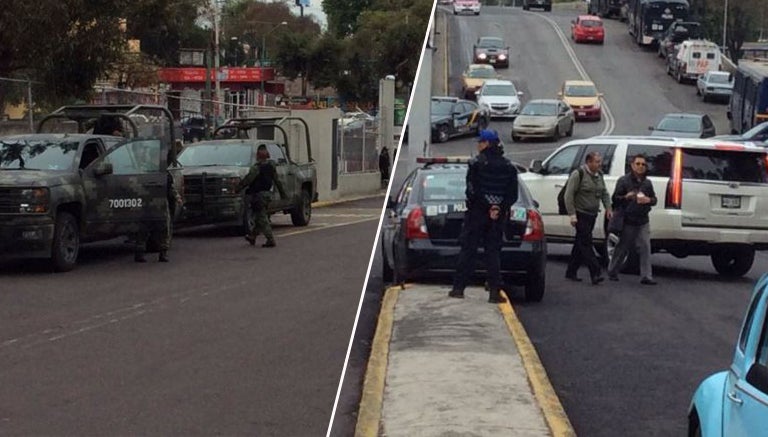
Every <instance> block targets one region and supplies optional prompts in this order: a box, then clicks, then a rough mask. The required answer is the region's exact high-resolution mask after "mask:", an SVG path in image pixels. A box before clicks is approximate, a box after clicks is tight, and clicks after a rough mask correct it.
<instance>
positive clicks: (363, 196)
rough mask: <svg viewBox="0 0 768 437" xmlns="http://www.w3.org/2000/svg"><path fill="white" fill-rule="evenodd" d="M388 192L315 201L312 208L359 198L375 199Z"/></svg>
mask: <svg viewBox="0 0 768 437" xmlns="http://www.w3.org/2000/svg"><path fill="white" fill-rule="evenodd" d="M385 194H386V193H378V194H365V195H361V196H355V197H345V198H343V199H336V200H323V201H320V202H314V203H313V204H312V208H324V207H326V206H332V205H337V204H339V203H347V202H354V201H357V200H365V199H373V198H376V197H383V196H385Z"/></svg>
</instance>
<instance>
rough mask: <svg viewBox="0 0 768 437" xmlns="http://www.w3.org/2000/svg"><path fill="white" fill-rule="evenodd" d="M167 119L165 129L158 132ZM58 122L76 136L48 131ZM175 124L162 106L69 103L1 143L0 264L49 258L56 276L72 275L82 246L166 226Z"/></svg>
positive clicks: (0, 140) (3, 138)
mask: <svg viewBox="0 0 768 437" xmlns="http://www.w3.org/2000/svg"><path fill="white" fill-rule="evenodd" d="M163 119H164V120H166V121H168V122H169V123H168V124H167V127H168V129H164V128H163V129H161V130H160V131H158V129H156V127H157V123H156V122H158V121H159V120H163ZM57 121H63V123H61V124H58V126H59V127H61V126H63V125H66V124H69V125H73V124H76V125H77V128H76V132H77V133H54V132H50V130H49V131H47V132H45V128H46V127H47V126H49V127H50V126H51V125H54V126H55V125H56V123H55V122H57ZM145 122H146V123H145ZM142 124H146V126H142ZM126 126H127V127H128V129H125V127H126ZM171 126H173V117H172V115H171V113H170V112H169V111H168V109H166V108H164V107H161V106H150V105H138V106H133V105H130V106H129V105H108V106H91V105H82V106H65V107H62V108H60V109H58V110H57V111H55V112H54V113H52V114H50V115H48V116H46V117H45V118H44V119H43V120H42V121H41V122H40V124H39V126H38V132H37V133H34V134H22V135H13V136H7V137H2V138H0V259H7V258H38V257H39V258H50V260H51V264H52V266H53V269H54V270H55V271H58V272H61V271H68V270H71V269H73V268H74V267H75V265H76V263H77V257H78V253H79V250H80V245H81V244H82V243H85V242H90V241H98V240H106V239H111V238H115V237H119V236H122V235H126V234H129V233H131V232H135V231H136V230H137V229H138V225H139V224H140V223H144V224H147V225H150V226H161V225H162V224H163V223H164V220H165V214H166V200H165V199H166V189H167V174H166V169H168V168H169V167H172V166H173V165H174V164H173V163H174V162H175V155H174V154H173V148H172V147H171V145H172V144H173V140H174V139H173V129H172V128H171ZM120 131H122V133H123V135H126V136H128V137H129V138H125V137H124V136H119V135H120V133H121V132H120ZM126 131H127V132H126ZM141 134H149V137H148V138H141V136H142V135H141ZM169 150H171V153H169ZM169 159H170V161H171V163H170V165H169V162H168V160H169ZM176 172H180V169H177V170H176ZM172 173H173V172H172ZM176 178H178V176H175V177H174V179H176Z"/></svg>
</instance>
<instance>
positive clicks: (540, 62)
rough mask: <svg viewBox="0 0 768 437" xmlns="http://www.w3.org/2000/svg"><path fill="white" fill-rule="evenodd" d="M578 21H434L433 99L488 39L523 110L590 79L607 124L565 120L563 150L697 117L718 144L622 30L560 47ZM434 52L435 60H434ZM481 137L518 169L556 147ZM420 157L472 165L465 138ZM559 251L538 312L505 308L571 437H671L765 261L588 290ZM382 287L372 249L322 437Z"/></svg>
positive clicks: (683, 264)
mask: <svg viewBox="0 0 768 437" xmlns="http://www.w3.org/2000/svg"><path fill="white" fill-rule="evenodd" d="M583 10H584V4H566V5H556V6H555V9H554V10H553V11H552V12H551V13H546V12H539V11H533V12H524V11H522V10H521V9H520V8H500V7H485V8H484V9H483V12H482V13H481V14H480V16H477V17H475V16H459V17H454V16H453V15H450V14H443V13H440V12H438V16H437V18H436V22H435V29H436V30H437V31H438V32H439V35H436V37H435V44H436V46H437V52H436V55H435V57H434V58H433V65H432V68H433V80H432V93H433V95H454V96H456V95H459V92H460V89H461V83H460V77H461V72H462V71H463V70H464V68H466V65H467V64H468V63H469V62H470V60H471V49H472V43H473V42H474V41H475V40H476V39H477V38H478V37H479V36H500V37H502V38H504V39H505V40H506V42H507V43H508V45H509V46H510V50H511V56H510V59H511V66H510V68H509V69H507V70H504V69H501V70H499V71H500V73H501V75H502V76H503V77H505V78H509V79H512V80H513V81H514V82H515V84H516V85H517V87H518V88H519V89H521V90H522V91H523V92H524V93H525V95H524V97H523V102H525V101H527V100H528V99H533V98H555V97H556V93H557V90H558V88H559V86H560V85H561V83H562V82H563V81H565V80H569V79H582V78H588V79H589V80H593V81H594V82H595V83H596V85H597V87H598V89H599V91H601V92H603V93H604V94H605V98H604V103H605V104H606V106H608V108H609V111H610V114H611V115H612V116H613V117H605V116H604V117H603V120H602V121H600V122H578V123H577V125H576V128H575V132H574V136H573V139H577V138H588V137H591V136H594V135H599V134H637V135H643V134H646V133H648V126H651V125H654V124H655V123H656V122H657V121H658V119H659V118H661V116H662V115H663V114H665V113H668V112H703V113H708V114H709V115H710V116H711V117H712V119H713V121H714V123H715V125H716V127H717V131H718V134H721V133H722V134H726V133H728V132H727V130H726V126H727V119H726V117H725V113H726V106H725V105H722V104H717V103H703V102H701V101H700V100H699V99H698V97H697V96H696V92H695V88H694V87H693V86H692V85H681V84H678V83H676V82H675V81H674V80H673V79H672V78H671V77H669V76H667V75H666V74H665V70H664V64H663V62H662V60H661V59H659V58H658V57H656V52H655V50H650V49H640V48H638V47H637V46H636V45H635V44H634V42H633V41H632V39H631V38H630V36H629V35H628V33H627V28H626V24H624V23H620V22H618V21H616V20H605V27H606V41H605V44H604V45H602V46H601V45H582V44H579V45H576V44H574V43H573V42H572V41H571V40H570V20H571V19H573V18H575V16H576V15H577V14H578V13H579V11H583ZM443 11H445V9H443ZM554 26H557V28H559V29H560V31H561V32H562V33H563V35H562V37H561V35H559V34H558V32H557V31H556V30H555V27H554ZM563 40H565V41H563ZM564 43H565V44H567V45H568V46H569V47H570V48H571V50H572V52H573V54H574V55H575V57H576V60H574V59H571V57H570V56H569V52H570V51H571V50H568V49H566V47H565V46H564ZM446 44H447V46H448V50H447V52H448V53H449V56H448V58H447V59H446V58H445V57H444V56H443V55H442V53H444V52H445V50H444V49H445V46H446ZM579 65H580V66H581V67H582V68H579ZM580 70H581V71H580ZM445 72H447V78H446V74H445ZM413 122H415V121H413V120H412V121H410V123H413ZM491 128H494V129H497V130H498V131H499V132H500V134H501V135H502V140H503V141H504V143H505V152H506V154H507V156H509V157H510V158H511V159H512V160H514V161H517V162H520V163H523V164H528V163H529V162H530V161H531V160H532V159H544V158H546V157H547V156H548V155H549V154H550V153H551V152H552V151H553V150H554V149H555V148H557V147H558V146H559V145H560V144H563V143H564V142H566V141H568V140H569V139H568V138H565V139H562V140H561V141H559V142H557V143H555V142H548V141H530V142H523V143H513V142H512V141H511V135H510V130H511V122H510V121H499V120H493V121H492V122H491ZM422 153H423V150H422V149H421V147H414V149H413V150H411V149H410V148H409V147H408V146H407V145H404V146H403V147H402V151H401V156H400V160H399V162H398V165H397V169H396V174H395V175H394V177H393V179H394V181H393V188H392V192H393V193H394V192H396V191H395V190H397V189H398V188H399V186H400V184H401V183H402V181H403V180H404V179H405V177H406V176H407V174H408V173H410V171H411V170H413V169H414V168H416V165H417V164H416V162H415V159H416V157H418V156H421V155H422ZM427 153H428V154H430V155H432V156H450V155H455V156H456V155H458V156H466V155H469V154H472V153H475V140H474V138H473V137H465V138H460V139H454V140H451V141H449V142H447V143H442V144H433V145H431V146H430V148H429V150H428V152H427ZM539 200H540V201H547V200H542V199H539ZM551 201H554V199H551ZM569 252H570V246H568V245H558V244H550V245H549V253H550V255H549V259H548V271H547V291H546V294H545V297H544V300H543V302H541V303H538V304H525V303H524V302H522V301H521V300H519V299H518V300H513V304H514V305H515V308H516V311H517V313H518V315H519V317H520V319H521V320H522V322H523V324H524V326H525V328H526V331H527V333H528V335H529V336H530V338H531V340H532V342H533V344H534V346H535V347H536V349H537V351H538V353H539V355H540V357H541V361H542V363H543V364H544V366H545V368H546V370H547V372H548V375H549V377H550V379H551V382H552V384H553V386H554V388H555V390H556V391H557V393H558V396H559V397H560V400H561V402H562V403H563V406H564V408H565V410H566V413H567V414H568V416H569V418H570V420H571V422H572V423H573V425H574V427H575V429H576V432H577V434H578V435H580V436H581V435H583V436H616V435H622V436H635V435H636V436H648V435H664V436H666V435H684V433H685V432H686V428H687V417H686V414H687V408H688V405H689V402H690V399H691V396H692V395H693V391H694V390H695V388H696V386H697V385H698V384H699V382H700V381H701V380H702V379H703V378H705V377H706V376H708V375H709V374H711V373H714V372H716V371H719V370H722V369H726V368H727V367H728V366H729V364H730V360H731V358H732V355H733V351H734V345H735V340H736V336H737V333H738V330H739V327H740V324H741V321H742V318H743V316H744V312H745V311H746V305H747V303H748V299H749V296H750V295H751V291H752V286H753V285H754V283H755V281H756V280H757V279H758V278H759V276H760V275H761V274H762V273H763V272H765V271H768V255H766V253H765V252H760V253H758V255H757V256H756V260H755V264H754V266H753V268H752V270H751V271H750V272H749V273H748V274H747V275H746V276H745V277H743V278H741V279H738V280H733V281H728V280H724V279H723V278H721V277H719V276H718V275H717V274H716V272H715V270H714V268H713V267H712V266H711V263H710V260H709V258H708V257H690V258H685V259H677V258H674V257H672V256H671V255H666V254H656V255H653V265H654V276H655V278H656V279H657V280H658V281H659V285H657V286H655V287H648V286H641V285H640V284H639V277H637V276H632V275H621V281H620V282H618V283H603V284H601V285H600V286H591V285H588V282H586V283H578V284H576V283H573V282H571V281H566V280H565V279H564V273H565V265H566V262H567V258H568V254H569ZM583 275H584V273H582V276H583ZM385 285H386V284H382V281H381V259H380V248H378V247H377V251H376V257H375V259H374V262H373V266H372V270H371V274H370V278H369V282H368V286H367V287H366V293H365V299H364V303H363V308H362V313H361V318H360V320H359V321H358V332H357V333H356V335H355V342H354V346H353V357H355V356H356V359H355V360H352V359H351V360H350V366H349V367H348V369H347V378H345V381H344V387H343V390H342V397H341V399H340V404H339V411H338V412H337V417H336V422H335V423H334V432H333V435H349V433H348V431H349V430H350V429H354V421H355V408H354V402H355V400H356V399H357V400H359V383H360V380H361V378H362V375H364V364H365V357H367V355H366V353H367V352H366V348H367V347H368V344H369V342H370V339H371V338H372V335H373V330H374V329H375V324H376V319H375V315H376V314H377V311H378V307H377V305H379V300H380V298H381V293H382V289H383V287H384V286H385ZM447 290H448V288H447V286H446V292H447ZM513 292H514V290H513ZM355 365H357V368H355V367H354V366H355ZM350 426H351V428H350ZM345 431H346V432H345Z"/></svg>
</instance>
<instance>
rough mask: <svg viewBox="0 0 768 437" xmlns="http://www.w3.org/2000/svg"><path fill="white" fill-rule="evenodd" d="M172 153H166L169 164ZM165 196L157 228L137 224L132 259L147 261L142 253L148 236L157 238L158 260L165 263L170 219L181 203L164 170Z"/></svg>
mask: <svg viewBox="0 0 768 437" xmlns="http://www.w3.org/2000/svg"><path fill="white" fill-rule="evenodd" d="M171 159H172V154H171V152H170V151H169V153H168V164H169V165H170V163H171ZM165 195H166V198H165V214H164V220H163V223H162V224H161V225H160V226H159V228H157V227H156V226H153V227H152V229H148V228H147V226H146V224H140V225H139V231H138V232H137V233H136V240H135V246H134V255H133V260H134V261H136V262H138V263H144V262H147V259H146V258H145V256H144V254H145V252H146V250H147V240H149V239H150V238H153V239H157V241H158V242H159V244H160V247H159V249H160V254H159V255H158V259H157V260H158V261H159V262H163V263H167V262H168V261H169V259H168V249H169V248H170V246H171V234H172V231H171V220H172V219H173V216H174V213H175V211H176V207H177V205H180V204H181V195H180V194H179V192H178V191H177V190H176V187H175V186H174V183H173V177H172V176H171V173H170V172H168V171H167V172H166V194H165Z"/></svg>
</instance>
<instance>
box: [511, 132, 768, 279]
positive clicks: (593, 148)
mask: <svg viewBox="0 0 768 437" xmlns="http://www.w3.org/2000/svg"><path fill="white" fill-rule="evenodd" d="M590 152H598V153H600V154H601V155H602V156H603V166H602V169H601V170H602V172H603V174H604V175H605V183H606V186H607V188H608V192H610V193H612V192H613V190H614V188H615V186H616V181H617V180H618V179H619V178H620V177H621V176H623V175H625V174H626V173H627V172H628V171H629V164H630V162H631V160H632V158H633V157H634V156H636V155H638V154H642V155H643V156H645V159H646V162H647V166H648V167H647V177H648V179H649V180H650V181H651V182H652V183H653V187H654V190H655V191H656V196H657V198H658V203H657V205H656V206H655V207H654V208H652V209H651V215H650V220H651V251H652V252H653V253H668V254H671V255H673V256H675V257H677V258H685V257H688V256H702V255H703V256H709V257H710V258H711V261H712V265H713V266H714V268H715V270H717V272H718V273H720V274H721V275H723V276H724V277H740V276H743V275H745V274H746V273H747V272H749V271H750V269H751V268H752V265H753V262H754V260H755V251H756V250H768V171H767V169H766V165H767V164H768V161H767V160H766V158H767V157H768V155H767V154H766V150H765V149H764V148H762V147H756V146H750V145H743V144H737V143H729V142H726V141H722V140H712V139H706V140H702V139H690V138H684V139H675V138H662V137H650V136H618V135H616V136H606V137H593V138H589V139H583V140H574V141H569V142H567V143H566V144H564V145H562V146H560V147H559V148H558V149H557V150H556V151H555V152H553V153H552V154H551V155H550V156H549V157H548V158H546V159H545V160H544V161H543V162H542V161H540V160H535V161H532V162H531V164H530V166H529V171H528V172H526V173H523V174H521V175H520V177H521V178H522V179H524V180H525V183H526V185H527V186H528V189H529V190H530V191H531V193H532V194H533V197H534V198H535V199H537V200H538V201H539V202H540V206H539V210H540V211H541V214H542V216H543V217H544V227H545V229H546V230H547V241H549V242H556V243H572V242H573V238H574V237H573V235H574V234H573V227H572V226H571V223H570V221H569V218H568V216H567V215H560V214H559V208H558V202H557V195H558V193H559V191H560V190H561V188H562V186H563V185H564V184H565V182H566V180H567V179H568V176H569V175H570V174H571V172H573V170H575V169H576V168H578V167H579V166H580V165H582V164H583V163H584V159H585V156H586V155H587V154H588V153H590ZM605 229H606V221H605V220H601V219H598V220H597V223H596V225H595V229H594V233H593V237H594V240H595V244H596V247H597V248H598V249H599V252H600V253H602V254H603V255H604V257H605V258H604V259H607V258H608V257H610V256H611V254H612V250H613V247H614V246H615V240H613V239H606V238H605V237H606V233H605ZM620 265H622V266H624V267H626V270H625V271H635V272H636V271H637V269H638V267H639V261H638V259H637V257H635V256H630V258H629V259H626V260H622V262H621V263H620Z"/></svg>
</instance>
